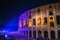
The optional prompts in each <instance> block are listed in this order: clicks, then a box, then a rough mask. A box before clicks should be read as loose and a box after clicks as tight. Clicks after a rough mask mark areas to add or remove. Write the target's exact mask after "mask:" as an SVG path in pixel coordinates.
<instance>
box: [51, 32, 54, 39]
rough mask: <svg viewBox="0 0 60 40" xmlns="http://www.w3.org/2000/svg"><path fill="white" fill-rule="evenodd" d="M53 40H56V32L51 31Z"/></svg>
mask: <svg viewBox="0 0 60 40" xmlns="http://www.w3.org/2000/svg"><path fill="white" fill-rule="evenodd" d="M51 39H55V32H54V31H51Z"/></svg>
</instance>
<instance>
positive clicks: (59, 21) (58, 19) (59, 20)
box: [56, 15, 60, 25]
mask: <svg viewBox="0 0 60 40" xmlns="http://www.w3.org/2000/svg"><path fill="white" fill-rule="evenodd" d="M56 21H57V25H60V16H59V15H57V16H56Z"/></svg>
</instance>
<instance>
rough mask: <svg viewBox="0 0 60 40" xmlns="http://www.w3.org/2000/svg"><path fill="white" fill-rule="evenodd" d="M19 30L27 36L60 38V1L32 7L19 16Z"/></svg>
mask: <svg viewBox="0 0 60 40" xmlns="http://www.w3.org/2000/svg"><path fill="white" fill-rule="evenodd" d="M18 30H19V31H20V32H21V35H23V36H25V37H27V38H38V37H39V36H42V37H43V38H44V39H60V3H53V4H47V5H43V6H39V7H36V8H33V9H30V10H28V11H26V12H24V13H22V14H21V15H20V16H19V23H18Z"/></svg>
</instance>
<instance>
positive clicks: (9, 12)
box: [0, 0, 60, 29]
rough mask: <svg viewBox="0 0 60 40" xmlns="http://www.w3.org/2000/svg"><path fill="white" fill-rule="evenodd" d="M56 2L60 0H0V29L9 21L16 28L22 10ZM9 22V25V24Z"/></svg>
mask: <svg viewBox="0 0 60 40" xmlns="http://www.w3.org/2000/svg"><path fill="white" fill-rule="evenodd" d="M56 2H60V0H2V1H0V29H2V28H4V27H5V26H6V25H8V24H9V23H10V24H11V23H12V24H11V25H13V26H16V28H17V24H18V17H19V15H21V14H22V13H23V12H25V11H27V10H29V9H32V8H35V7H38V6H41V5H45V4H50V3H56ZM10 24H9V26H11V25H10Z"/></svg>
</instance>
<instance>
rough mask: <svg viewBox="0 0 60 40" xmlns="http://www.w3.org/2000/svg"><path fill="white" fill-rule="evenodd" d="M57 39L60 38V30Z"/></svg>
mask: <svg viewBox="0 0 60 40" xmlns="http://www.w3.org/2000/svg"><path fill="white" fill-rule="evenodd" d="M58 39H60V30H58Z"/></svg>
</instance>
